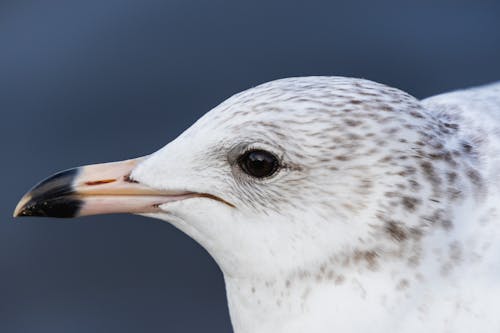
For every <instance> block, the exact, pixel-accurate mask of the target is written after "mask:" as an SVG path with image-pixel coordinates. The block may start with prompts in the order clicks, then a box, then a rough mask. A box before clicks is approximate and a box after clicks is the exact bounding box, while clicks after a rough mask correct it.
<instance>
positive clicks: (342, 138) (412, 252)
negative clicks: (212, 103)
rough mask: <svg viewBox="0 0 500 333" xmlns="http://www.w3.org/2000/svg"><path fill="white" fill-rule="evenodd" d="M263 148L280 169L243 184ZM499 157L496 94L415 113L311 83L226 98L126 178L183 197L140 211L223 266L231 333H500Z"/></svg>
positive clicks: (449, 99) (336, 80)
mask: <svg viewBox="0 0 500 333" xmlns="http://www.w3.org/2000/svg"><path fill="white" fill-rule="evenodd" d="M256 150H257V151H266V152H269V153H271V154H272V155H273V156H275V157H277V160H279V168H278V169H277V170H276V172H274V173H272V175H270V176H268V177H262V178H255V177H252V176H250V175H249V174H248V172H245V168H244V166H242V165H241V158H242V157H241V156H244V155H245V153H247V152H249V151H256ZM499 157H500V83H497V84H492V85H488V86H484V87H479V88H473V89H469V90H464V91H457V92H452V93H448V94H443V95H438V96H435V97H431V98H428V99H425V100H423V101H418V100H416V99H415V98H413V97H412V96H410V95H408V94H406V93H404V92H402V91H400V90H397V89H394V88H390V87H387V86H384V85H381V84H377V83H375V82H371V81H367V80H361V79H351V78H343V77H304V78H289V79H283V80H277V81H273V82H269V83H266V84H263V85H260V86H258V87H255V88H252V89H249V90H247V91H244V92H242V93H240V94H237V95H235V96H233V97H231V98H229V99H228V100H226V101H225V102H223V103H222V104H220V105H219V106H217V107H215V108H214V109H213V110H212V111H210V112H209V113H207V114H206V115H205V116H204V117H202V118H201V119H200V120H199V121H198V122H196V123H195V124H194V125H193V126H192V127H191V128H189V129H188V130H187V131H186V132H184V133H183V134H182V135H181V136H179V137H178V138H177V139H176V140H174V141H173V142H171V143H170V144H168V145H167V146H165V147H164V148H162V149H161V150H159V151H157V152H156V153H154V154H152V155H150V156H147V157H145V158H143V159H141V160H139V161H138V162H137V165H136V164H133V170H132V172H131V174H130V175H127V176H126V180H127V181H129V182H130V180H132V181H133V182H134V183H137V184H140V185H141V186H147V187H148V188H150V189H154V190H155V191H157V192H154V193H155V195H158V193H181V194H182V195H177V196H176V197H175V200H174V199H170V200H165V201H163V202H159V203H157V204H155V206H154V207H155V209H156V210H142V211H141V210H138V209H137V207H136V208H134V210H133V211H134V212H146V214H145V215H148V216H152V217H155V218H159V219H162V220H165V221H168V222H170V223H172V224H174V225H175V226H176V227H178V228H179V229H181V230H183V231H184V232H185V233H187V234H188V235H190V236H191V237H192V238H194V239H195V240H196V241H198V242H199V243H200V244H201V245H202V246H204V247H205V249H207V251H208V252H209V253H210V254H211V255H212V256H213V257H214V258H215V260H216V261H217V263H218V264H219V266H220V268H221V270H222V272H223V273H224V279H225V282H226V288H227V297H228V303H229V310H230V314H231V320H232V323H233V327H234V330H235V332H236V333H298V332H308V333H331V332H344V333H358V332H363V333H364V332H372V333H382V332H384V333H385V332H400V333H413V332H415V333H417V332H418V333H420V332H433V333H444V332H453V333H460V332H462V333H470V332H473V331H478V332H491V333H493V332H500V310H499V307H500V217H499V216H498V214H499V210H498V209H499V205H500V161H499ZM134 163H135V162H134ZM101 168H102V167H101ZM108 178H109V177H108ZM113 181H114V180H113V179H111V180H106V182H113ZM101 183H102V181H101ZM101 183H99V182H90V184H91V185H95V184H101ZM87 184H89V182H87ZM44 186H45V185H44ZM99 186H101V185H99ZM103 186H107V185H103ZM103 188H104V187H103ZM37 191H40V190H37ZM141 191H144V189H142V188H141ZM92 193H95V191H94V192H92ZM193 193H197V194H198V195H196V196H194V195H193ZM37 195H39V194H37ZM33 198H34V197H32V196H28V197H26V198H25V199H24V201H23V202H22V204H20V205H21V206H20V207H21V208H19V209H18V211H20V212H22V209H23V207H25V206H29V205H31V206H29V207H31V208H30V209H31V210H26V211H24V212H25V215H36V214H42V213H45V212H46V211H43V209H42V213H40V212H39V211H38V210H37V209H38V207H39V206H37V205H35V204H38V203H36V202H35V204H31V203H30V202H32V201H33V200H34V199H33ZM155 198H157V197H155ZM160 198H161V197H160ZM210 199H215V200H210ZM30 200H31V201H30ZM94 200H95V199H94ZM113 200H114V199H113ZM157 200H159V199H157ZM113 202H114V201H113ZM23 205H24V206H23ZM54 207H55V206H54ZM99 207H100V209H101V211H103V210H105V209H103V208H102V203H101V206H99ZM158 207H159V208H158ZM56 208H57V207H56ZM114 208H115V207H113V209H114ZM51 209H52V208H51ZM106 211H107V212H110V211H116V210H111V209H108V210H106ZM33 212H35V213H36V214H35V213H33ZM81 212H90V213H95V209H94V210H91V209H88V208H86V207H85V206H84V207H83V208H81ZM50 213H52V214H53V213H54V209H52V210H51V211H50ZM65 213H68V211H65ZM70 213H71V214H74V211H71V212H70ZM20 214H22V213H20Z"/></svg>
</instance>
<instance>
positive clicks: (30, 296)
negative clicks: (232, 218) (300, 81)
mask: <svg viewBox="0 0 500 333" xmlns="http://www.w3.org/2000/svg"><path fill="white" fill-rule="evenodd" d="M301 75H344V76H355V77H364V78H368V79H372V80H375V81H379V82H383V83H386V84H389V85H392V86H395V87H398V88H401V89H403V90H406V91H407V92H409V93H411V94H413V95H415V96H417V97H419V98H423V97H426V96H429V95H432V94H437V93H440V92H444V91H447V90H451V89H456V88H462V87H468V86H472V85H478V84H483V83H488V82H491V81H495V80H500V1H498V0H496V1H477V0H475V1H473V0H471V1H459V0H454V1H435V0H434V1H427V0H424V1H423V0H418V1H417V0H415V1H411V2H410V1H400V0H390V1H387V0H382V1H380V0H378V1H290V0H288V1H269V0H268V1H250V0H246V1H222V0H211V1H201V0H199V1H191V0H161V1H160V0H157V1H154V0H141V1H138V0H136V1H131V0H85V1H68V0H64V1H62V0H61V1H52V0H46V1H25V0H12V1H6V0H2V1H0V112H1V115H2V117H1V120H0V135H1V137H0V148H1V177H2V186H1V191H0V197H1V200H0V212H1V215H0V216H1V218H2V219H1V221H0V332H1V333H11V332H12V333H13V332H23V333H26V332H28V333H31V332H42V333H45V332H47V333H49V332H50V333H58V332H61V333H63V332H64V333H68V332H71V333H78V332H85V333H88V332H94V333H100V332H199V331H203V332H231V326H230V321H229V315H228V311H227V308H226V300H225V294H224V284H223V280H222V275H221V273H220V271H219V270H218V268H217V266H216V265H215V263H214V261H213V260H212V259H211V258H210V257H209V256H208V254H207V253H206V252H205V251H204V250H203V249H202V248H201V247H200V246H198V245H197V244H196V243H195V242H194V241H192V240H191V239H189V238H188V237H187V236H185V235H183V234H182V233H180V232H179V231H177V230H176V229H174V228H173V227H172V226H170V225H169V224H167V223H162V222H159V221H155V220H151V219H146V218H143V217H138V216H124V215H111V216H98V217H89V218H81V219H77V220H55V219H27V218H25V219H18V220H14V219H12V218H11V214H12V210H13V209H14V206H15V204H16V202H17V200H18V199H19V198H20V197H21V195H22V194H23V193H24V192H25V191H26V190H28V189H29V187H31V186H32V185H33V184H34V183H35V182H37V181H39V180H40V179H42V178H44V177H45V176H47V175H49V174H51V173H53V172H55V171H58V170H60V169H65V168H69V167H73V166H78V165H82V164H88V163H96V162H104V161H113V160H120V159H125V158H130V157H136V156H140V155H144V154H148V153H150V152H153V151H154V150H156V149H158V148H160V147H162V146H163V145H164V144H166V143H167V142H168V141H170V140H172V139H173V138H175V137H176V136H177V135H179V134H180V133H181V132H182V131H183V130H184V129H185V128H187V127H188V126H189V125H190V124H191V123H193V122H194V121H195V120H196V119H197V118H198V117H200V116H201V115H202V114H204V113H205V112H206V111H208V110H210V109H211V108H212V107H213V106H215V105H217V104H218V103H220V102H221V101H223V100H224V99H225V98H227V97H229V96H230V95H232V94H233V93H236V92H238V91H240V90H243V89H246V88H248V87H251V86H254V85H257V84H259V83H262V82H265V81H268V80H272V79H276V78H282V77H287V76H301Z"/></svg>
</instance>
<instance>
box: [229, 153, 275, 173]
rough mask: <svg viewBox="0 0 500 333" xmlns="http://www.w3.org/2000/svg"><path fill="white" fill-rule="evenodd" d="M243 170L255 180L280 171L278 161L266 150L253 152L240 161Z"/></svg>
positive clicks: (242, 157) (244, 155) (243, 156)
mask: <svg viewBox="0 0 500 333" xmlns="http://www.w3.org/2000/svg"><path fill="white" fill-rule="evenodd" d="M239 164H240V167H241V169H243V171H244V172H246V173H247V174H249V175H250V176H252V177H255V178H264V177H269V176H271V175H272V174H274V173H275V172H276V170H277V169H278V159H277V158H276V156H274V155H273V154H271V153H269V152H267V151H265V150H251V151H249V152H246V153H245V154H243V155H242V156H241V158H240V161H239Z"/></svg>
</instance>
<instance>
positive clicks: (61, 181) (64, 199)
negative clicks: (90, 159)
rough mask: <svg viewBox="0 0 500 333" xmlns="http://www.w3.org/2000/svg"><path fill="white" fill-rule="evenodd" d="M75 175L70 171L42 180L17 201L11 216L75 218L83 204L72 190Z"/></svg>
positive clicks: (74, 171)
mask: <svg viewBox="0 0 500 333" xmlns="http://www.w3.org/2000/svg"><path fill="white" fill-rule="evenodd" d="M77 174H78V169H70V170H66V171H62V172H59V173H56V174H55V175H53V176H51V177H49V178H47V179H45V180H43V181H42V182H40V183H39V184H38V185H36V186H35V187H33V188H32V189H31V190H30V191H29V192H28V193H27V194H25V195H24V197H23V198H22V199H21V200H20V201H19V203H18V204H17V207H16V209H15V210H14V214H13V216H14V217H19V216H37V217H41V216H43V217H60V218H69V217H76V216H77V215H78V212H79V211H80V208H81V207H82V204H83V202H82V200H80V199H79V198H78V197H77V196H76V194H75V192H74V190H73V182H74V180H75V178H76V176H77Z"/></svg>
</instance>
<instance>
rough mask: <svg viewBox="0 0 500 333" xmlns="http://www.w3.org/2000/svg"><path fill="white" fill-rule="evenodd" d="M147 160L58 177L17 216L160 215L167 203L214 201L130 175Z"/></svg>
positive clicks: (36, 190)
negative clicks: (147, 183)
mask: <svg viewBox="0 0 500 333" xmlns="http://www.w3.org/2000/svg"><path fill="white" fill-rule="evenodd" d="M143 159H144V158H138V159H132V160H126V161H122V162H113V163H103V164H94V165H88V166H83V167H79V168H74V169H69V170H66V171H62V172H59V173H56V174H55V175H53V176H51V177H49V178H47V179H45V180H43V181H42V182H40V183H39V184H38V185H36V186H35V187H33V188H32V189H31V190H30V191H29V192H28V193H26V194H25V195H24V196H23V198H22V199H21V200H20V201H19V203H18V204H17V207H16V209H15V211H14V216H15V217H17V216H50V217H77V216H84V215H95V214H110V213H151V212H157V211H159V210H160V209H159V208H158V206H159V205H161V204H163V203H166V202H170V201H177V200H182V199H186V198H190V197H200V196H201V197H211V196H210V195H209V194H201V193H192V192H166V191H159V190H155V189H152V188H150V187H148V186H145V185H142V184H140V183H139V182H137V181H135V180H133V179H131V178H130V173H131V172H132V170H133V169H134V168H135V166H136V165H137V164H138V163H140V162H141V161H142V160H143ZM213 199H218V198H215V197H213Z"/></svg>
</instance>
